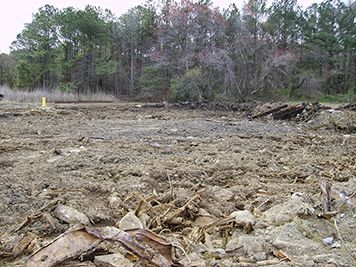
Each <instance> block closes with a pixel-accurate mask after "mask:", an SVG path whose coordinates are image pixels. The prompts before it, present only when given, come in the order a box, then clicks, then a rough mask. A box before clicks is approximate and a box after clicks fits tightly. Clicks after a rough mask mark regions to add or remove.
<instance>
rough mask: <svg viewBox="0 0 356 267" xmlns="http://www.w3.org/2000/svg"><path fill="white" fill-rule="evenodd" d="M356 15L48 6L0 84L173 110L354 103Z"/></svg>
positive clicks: (285, 1)
mask: <svg viewBox="0 0 356 267" xmlns="http://www.w3.org/2000/svg"><path fill="white" fill-rule="evenodd" d="M355 21H356V5H355V3H353V4H351V5H347V4H345V3H343V2H342V1H340V0H326V1H324V2H322V3H320V4H313V5H311V6H310V7H308V8H307V9H305V10H303V9H302V8H301V7H300V6H298V4H297V1H296V0H276V1H274V2H273V4H272V5H271V6H267V4H266V0H250V1H247V4H246V5H245V6H244V7H243V8H242V10H239V9H238V8H237V7H236V6H235V5H231V6H230V7H229V8H228V9H226V10H223V11H221V10H219V9H217V8H214V7H213V6H212V3H211V1H209V0H199V1H191V0H183V1H170V0H160V1H158V2H153V1H148V2H147V3H146V4H145V5H143V6H137V7H135V8H133V9H130V10H129V11H128V12H127V13H126V14H124V15H122V16H120V17H119V18H116V17H115V16H114V15H113V14H112V13H111V12H110V11H109V10H102V9H100V8H98V7H93V6H87V7H86V8H85V9H84V10H77V9H74V8H71V7H69V8H64V9H61V10H58V9H57V8H55V7H53V6H50V5H46V6H44V7H42V8H40V9H39V10H38V12H37V13H36V14H34V15H33V20H32V22H30V23H28V24H26V25H25V28H24V30H23V31H22V32H21V33H20V34H19V35H18V36H17V39H16V40H15V41H14V42H13V44H12V47H11V53H10V55H6V54H2V55H0V83H1V84H7V85H8V86H10V87H13V88H25V89H27V90H32V89H34V88H48V89H51V88H58V89H60V90H63V91H69V92H76V93H95V92H104V93H109V94H113V95H117V96H122V95H127V96H131V97H133V96H141V97H147V98H152V99H154V98H156V99H157V98H160V99H171V100H190V101H205V100H206V101H210V100H214V99H238V100H246V99H250V98H255V97H258V96H273V95H278V94H286V95H289V96H292V97H296V96H300V95H315V94H317V93H322V94H346V93H350V92H352V93H354V91H355V86H356V26H355Z"/></svg>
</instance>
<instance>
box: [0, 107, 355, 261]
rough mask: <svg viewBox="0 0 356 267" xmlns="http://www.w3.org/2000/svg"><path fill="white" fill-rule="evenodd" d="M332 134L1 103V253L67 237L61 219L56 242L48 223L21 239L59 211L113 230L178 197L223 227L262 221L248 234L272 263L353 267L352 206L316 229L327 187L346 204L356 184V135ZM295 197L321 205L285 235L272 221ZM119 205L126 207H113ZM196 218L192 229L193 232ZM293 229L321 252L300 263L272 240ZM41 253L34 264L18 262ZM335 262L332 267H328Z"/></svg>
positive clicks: (228, 119) (232, 116) (301, 126)
mask: <svg viewBox="0 0 356 267" xmlns="http://www.w3.org/2000/svg"><path fill="white" fill-rule="evenodd" d="M350 114H351V115H350ZM350 114H346V113H345V114H344V117H343V119H344V120H345V118H346V120H347V122H348V123H351V124H352V123H355V115H354V112H353V113H352V112H351V113H350ZM328 123H329V122H328ZM333 123H334V122H331V123H329V124H325V123H324V122H323V123H318V122H317V121H314V122H310V123H296V122H288V121H282V122H280V121H272V120H268V119H255V120H250V119H249V118H248V116H247V115H246V114H245V113H239V112H235V111H227V110H201V109H194V110H187V109H177V108H164V107H163V108H154V107H148V108H145V107H141V106H138V105H135V104H129V103H125V104H123V103H110V104H50V105H49V108H48V109H47V110H46V111H44V110H41V109H39V108H37V107H36V106H34V105H24V104H21V105H20V104H11V103H2V104H1V103H0V181H1V184H0V237H1V238H2V241H1V244H0V245H4V244H5V241H8V240H10V239H11V238H12V237H13V236H14V235H21V234H23V233H26V232H29V231H32V232H34V233H35V234H36V235H37V236H38V237H39V240H41V239H43V240H45V239H51V238H53V237H55V236H57V235H59V234H60V233H62V232H63V231H65V230H66V229H67V228H68V226H67V225H65V224H62V223H61V222H59V221H57V219H55V220H56V224H57V227H56V229H54V230H53V229H51V228H50V227H48V225H47V226H46V224H45V222H44V221H43V220H42V218H38V220H37V221H33V222H31V223H29V224H28V225H27V226H25V227H23V228H22V229H20V230H19V231H17V232H13V230H14V229H16V227H17V226H19V225H20V224H21V222H23V221H24V219H26V216H30V215H31V214H33V213H34V212H36V211H38V210H39V209H40V208H41V207H43V206H45V205H46V204H47V203H49V202H50V201H51V200H54V199H58V200H59V202H61V203H62V204H65V205H68V206H71V207H73V208H75V209H77V210H79V211H81V212H83V213H85V214H86V215H87V216H88V217H89V218H90V220H91V222H92V223H93V224H94V225H98V226H102V225H115V223H116V222H117V221H119V220H120V219H121V218H122V217H123V216H124V215H125V214H126V213H127V212H128V210H129V209H130V208H132V209H134V208H135V206H134V204H132V207H131V206H130V205H128V204H127V205H126V206H125V207H124V205H122V206H120V203H122V202H123V201H124V200H125V198H126V197H127V196H128V195H130V194H132V193H133V192H137V195H142V196H145V195H149V194H152V193H154V194H155V195H157V196H158V200H157V202H161V203H162V202H165V201H166V202H169V201H170V200H169V198H170V197H171V198H179V197H181V198H183V199H184V196H186V198H187V199H188V198H189V196H191V195H192V194H194V192H196V191H198V190H201V189H202V188H203V189H205V193H202V194H201V202H200V204H199V208H201V209H204V210H205V211H206V212H207V213H209V214H210V215H211V216H214V217H215V218H222V217H226V216H228V215H229V214H231V213H232V212H234V211H238V210H250V211H251V212H252V213H253V214H254V216H255V219H256V224H255V225H254V229H252V232H249V233H247V234H248V235H253V236H259V235H260V236H264V238H266V242H267V245H266V247H268V248H266V251H265V253H266V257H264V256H262V260H268V259H269V260H271V259H281V257H279V256H278V253H276V252H275V249H282V250H283V251H284V252H285V253H286V254H288V253H289V254H288V257H289V259H285V258H284V260H283V261H282V260H281V262H280V263H278V262H275V265H276V266H307V265H308V264H309V265H310V266H325V265H326V264H335V265H330V266H352V264H354V263H355V261H354V258H353V257H355V251H353V249H354V248H355V241H354V240H356V230H355V225H356V223H355V220H356V218H355V214H354V211H355V207H354V202H353V204H347V203H346V204H343V203H342V202H341V201H342V200H340V199H337V197H336V199H335V201H339V202H338V203H337V202H333V205H334V204H335V205H334V206H333V207H332V209H333V210H334V211H335V210H339V208H340V206H341V208H342V209H343V210H342V212H340V213H341V215H340V214H337V215H333V216H334V217H333V218H321V217H320V216H319V217H318V214H319V215H320V213H322V209H321V206H320V205H321V196H320V192H321V190H320V185H319V182H320V180H321V179H325V180H327V181H329V182H330V184H331V185H332V186H339V187H342V186H343V187H342V188H344V189H345V190H346V191H347V193H348V195H350V194H351V193H352V190H354V187H352V186H354V184H355V174H356V172H355V151H356V150H355V147H356V146H355V145H356V138H355V134H354V133H352V132H351V133H350V132H345V131H342V129H341V130H338V128H337V127H332V126H333V125H334V124H333ZM330 125H331V126H330ZM328 126H330V127H328ZM351 182H353V185H352V184H351ZM169 194H171V195H169ZM296 194H297V195H298V194H300V195H303V196H307V197H309V199H312V201H310V202H308V201H306V202H308V205H309V204H310V203H312V204H310V205H311V206H312V207H313V209H314V212H310V213H309V214H304V215H306V216H304V215H303V216H299V217H298V215H296V217H298V218H297V219H298V220H294V219H293V216H292V215H291V216H292V218H290V220H289V219H288V218H286V221H283V219H282V220H281V221H278V222H276V223H275V221H273V220H272V219H271V220H270V218H267V215H265V213H266V214H267V212H268V210H270V209H271V208H273V207H281V209H283V205H284V204H285V203H287V202H288V201H290V200H291V196H296ZM167 195H168V196H167ZM336 195H337V192H336ZM113 196H115V197H117V198H118V199H119V200H121V201H122V202H120V201H118V202H115V201H113V200H112V198H113ZM165 198H166V200H165ZM351 200H352V199H351ZM353 201H355V200H354V199H353ZM115 203H118V204H117V206H115V205H116V204H115ZM183 204H184V201H182V203H181V205H183ZM261 204H262V206H263V207H262V206H260V205H261ZM177 205H179V204H177ZM123 207H124V208H123ZM48 212H49V213H51V212H52V211H51V210H48ZM306 213H307V212H306ZM299 215H300V214H299ZM192 216H193V215H189V216H188V217H189V218H184V219H187V220H191V221H192V220H194V218H193V217H192ZM183 217H184V216H183ZM287 217H288V216H287ZM334 219H335V220H336V226H337V228H335V224H334ZM301 222H302V224H305V225H304V226H305V227H306V228H305V227H304V228H303V227H302V226H301ZM288 223H289V224H291V223H294V224H296V225H298V226H299V228H297V229H299V230H298V231H300V233H301V236H302V237H303V238H305V239H308V240H311V241H312V242H313V244H317V249H316V250H313V251H308V252H305V251H303V252H302V253H299V252H298V251H296V250H295V248H294V247H292V248H291V247H290V246H289V245H288V244H287V245H286V246H285V247H283V246H282V248H280V247H278V240H277V239H276V238H274V237H273V235H274V234H275V235H277V236H278V235H279V234H280V235H282V234H281V233H280V232H278V231H277V232H276V233H275V232H274V230H275V228H277V227H281V226H283V225H284V224H288ZM320 225H323V229H322V230H320V231H319V230H318V229H316V228H321V226H320ZM189 227H190V225H189V223H187V222H182V225H181V226H180V225H179V224H176V225H175V226H172V227H171V229H170V230H171V231H173V232H175V233H179V234H181V235H184V233H185V232H184V229H185V228H189ZM302 229H304V230H305V229H309V230H305V231H303V230H302ZM237 230H238V228H236V229H233V230H232V231H230V232H227V233H224V238H227V239H223V238H222V236H223V235H222V234H221V232H219V233H214V234H212V238H213V239H216V240H217V241H216V242H215V241H214V240H213V245H214V246H216V247H218V248H221V249H223V250H224V249H225V248H226V242H228V241H229V240H230V239H231V238H233V236H232V235H233V234H234V231H237ZM239 231H241V232H243V231H244V230H243V229H240V230H239ZM310 231H311V233H310ZM244 234H246V233H244ZM340 234H341V237H340ZM291 235H293V233H292V234H291ZM226 236H227V237H226ZM316 236H317V237H316ZM328 236H334V238H335V239H336V240H338V242H339V243H340V245H341V247H338V248H331V247H330V246H328V245H326V244H324V243H323V241H322V239H323V238H326V237H328ZM235 237H236V233H235ZM219 238H220V239H221V240H220V239H219ZM280 238H281V237H280ZM223 240H226V242H223ZM276 240H277V241H276ZM285 242H286V243H288V240H287V241H285ZM291 242H292V241H291ZM202 243H204V241H202ZM307 245H308V244H306V246H307ZM288 246H289V247H288ZM291 246H292V245H291ZM288 249H289V250H288ZM31 252H33V251H27V252H24V255H22V256H21V257H20V262H21V260H23V261H24V260H25V259H26V257H27V256H28V255H29V254H30V253H31ZM187 252H188V253H191V252H194V250H192V251H187ZM195 252H196V253H195V255H199V256H200V257H201V259H202V260H203V261H205V262H206V265H207V266H209V265H212V266H213V265H214V264H215V266H228V265H230V264H231V266H250V265H251V266H255V265H256V266H260V265H257V264H258V258H257V259H256V257H255V256H256V255H254V254H253V255H239V257H240V256H241V257H245V258H248V257H251V259H253V257H255V260H251V261H250V263H244V264H245V265H241V264H242V263H241V262H243V259H242V258H241V257H240V258H239V257H237V256H236V255H234V253H233V252H232V253H230V254H229V253H227V254H224V253H223V254H222V255H220V256H217V257H214V256H211V255H210V256H209V257H208V256H206V255H207V254H199V251H198V252H197V249H196V250H195ZM26 253H27V254H26ZM243 253H245V254H246V253H247V254H248V252H246V251H245V252H243ZM256 253H258V251H257V252H256ZM204 255H205V256H206V257H204ZM320 255H329V256H324V258H322V257H321V256H320ZM318 256H320V257H319V258H317V257H318ZM264 258H265V259H264ZM282 258H283V257H282ZM330 258H332V259H333V261H331V262H328V261H330V260H329V259H330ZM16 261H19V259H17V260H15V261H14V262H16ZM14 262H13V263H11V262H8V261H3V263H2V264H4V265H3V266H11V264H15V263H14ZM18 264H19V266H21V264H20V263H18ZM219 264H220V265H219ZM224 264H225V265H224ZM238 264H240V265H238ZM246 264H250V265H246ZM282 264H285V265H282ZM298 264H299V265H298ZM313 264H314V265H313ZM0 265H1V262H0Z"/></svg>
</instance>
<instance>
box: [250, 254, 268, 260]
mask: <svg viewBox="0 0 356 267" xmlns="http://www.w3.org/2000/svg"><path fill="white" fill-rule="evenodd" d="M253 258H254V259H255V260H256V261H265V260H267V258H268V256H267V253H266V252H258V253H255V254H253Z"/></svg>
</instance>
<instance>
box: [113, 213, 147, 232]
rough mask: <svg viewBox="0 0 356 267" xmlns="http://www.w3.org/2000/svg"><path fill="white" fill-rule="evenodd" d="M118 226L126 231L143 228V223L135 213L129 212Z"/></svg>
mask: <svg viewBox="0 0 356 267" xmlns="http://www.w3.org/2000/svg"><path fill="white" fill-rule="evenodd" d="M116 226H117V227H119V228H120V229H121V230H124V231H126V230H132V229H142V228H143V225H142V222H141V221H140V219H139V218H137V217H136V215H135V213H134V212H133V211H130V212H128V213H127V214H126V215H125V216H124V217H123V218H122V219H121V220H120V222H119V223H118V224H116Z"/></svg>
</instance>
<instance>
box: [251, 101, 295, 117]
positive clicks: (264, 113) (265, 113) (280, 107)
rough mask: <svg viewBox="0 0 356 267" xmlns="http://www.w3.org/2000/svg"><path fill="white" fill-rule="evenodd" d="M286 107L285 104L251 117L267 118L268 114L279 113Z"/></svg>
mask: <svg viewBox="0 0 356 267" xmlns="http://www.w3.org/2000/svg"><path fill="white" fill-rule="evenodd" d="M287 107H288V105H287V104H284V105H281V106H278V107H276V108H273V109H270V110H267V111H265V112H261V113H258V114H256V115H254V116H252V119H257V118H262V117H265V116H267V115H269V114H272V113H275V112H277V111H280V110H281V109H284V108H287Z"/></svg>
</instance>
